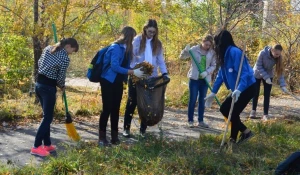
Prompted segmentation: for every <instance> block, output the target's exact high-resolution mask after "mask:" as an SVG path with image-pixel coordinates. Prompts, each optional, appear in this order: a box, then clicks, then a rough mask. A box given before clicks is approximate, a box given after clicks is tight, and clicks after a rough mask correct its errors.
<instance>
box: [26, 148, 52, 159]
mask: <svg viewBox="0 0 300 175" xmlns="http://www.w3.org/2000/svg"><path fill="white" fill-rule="evenodd" d="M30 154H33V155H38V156H41V157H46V156H49V154H50V153H49V152H48V151H46V150H45V149H44V147H43V146H42V145H41V146H39V147H37V148H34V147H33V148H31V151H30Z"/></svg>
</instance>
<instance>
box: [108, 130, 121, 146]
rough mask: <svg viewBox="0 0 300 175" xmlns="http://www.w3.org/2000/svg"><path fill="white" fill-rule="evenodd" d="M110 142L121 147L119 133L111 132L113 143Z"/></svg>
mask: <svg viewBox="0 0 300 175" xmlns="http://www.w3.org/2000/svg"><path fill="white" fill-rule="evenodd" d="M110 142H111V144H113V145H119V144H120V140H119V136H118V131H111V141H110Z"/></svg>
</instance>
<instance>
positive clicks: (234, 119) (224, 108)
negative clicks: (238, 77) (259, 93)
mask: <svg viewBox="0 0 300 175" xmlns="http://www.w3.org/2000/svg"><path fill="white" fill-rule="evenodd" d="M255 88H256V86H255V83H253V84H252V85H251V86H249V87H248V88H247V89H246V90H245V91H243V92H242V93H241V95H240V97H239V98H238V101H237V102H236V103H235V104H234V107H233V111H232V115H231V134H230V138H232V139H234V140H236V138H237V135H238V132H239V131H240V132H244V131H245V130H246V129H247V127H246V126H245V125H244V124H243V123H242V121H241V119H240V114H241V113H242V111H243V110H244V109H245V107H246V106H247V104H248V103H249V101H250V100H251V99H252V98H253V96H254V93H255ZM231 101H232V98H231V96H229V97H227V98H226V99H225V101H224V102H223V103H222V105H221V107H220V111H221V113H222V114H223V116H224V117H226V118H228V115H229V110H230V106H231Z"/></svg>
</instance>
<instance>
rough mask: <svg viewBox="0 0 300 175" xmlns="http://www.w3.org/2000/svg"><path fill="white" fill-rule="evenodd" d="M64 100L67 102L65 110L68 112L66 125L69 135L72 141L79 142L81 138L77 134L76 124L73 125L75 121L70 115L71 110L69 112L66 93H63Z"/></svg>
mask: <svg viewBox="0 0 300 175" xmlns="http://www.w3.org/2000/svg"><path fill="white" fill-rule="evenodd" d="M63 99H64V102H65V110H66V120H65V122H66V123H65V124H66V130H67V134H68V136H69V137H70V138H71V139H72V140H74V141H79V140H80V136H79V134H78V133H77V131H76V128H75V126H74V124H73V123H72V122H73V120H72V117H71V114H70V113H69V110H68V102H67V97H66V92H63Z"/></svg>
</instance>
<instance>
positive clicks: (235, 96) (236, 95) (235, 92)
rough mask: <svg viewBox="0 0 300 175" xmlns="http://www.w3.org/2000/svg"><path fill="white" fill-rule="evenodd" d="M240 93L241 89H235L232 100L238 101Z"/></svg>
mask: <svg viewBox="0 0 300 175" xmlns="http://www.w3.org/2000/svg"><path fill="white" fill-rule="evenodd" d="M240 95H241V91H239V90H235V91H233V93H232V94H231V97H232V100H234V103H235V102H237V101H238V99H239V97H240Z"/></svg>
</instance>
